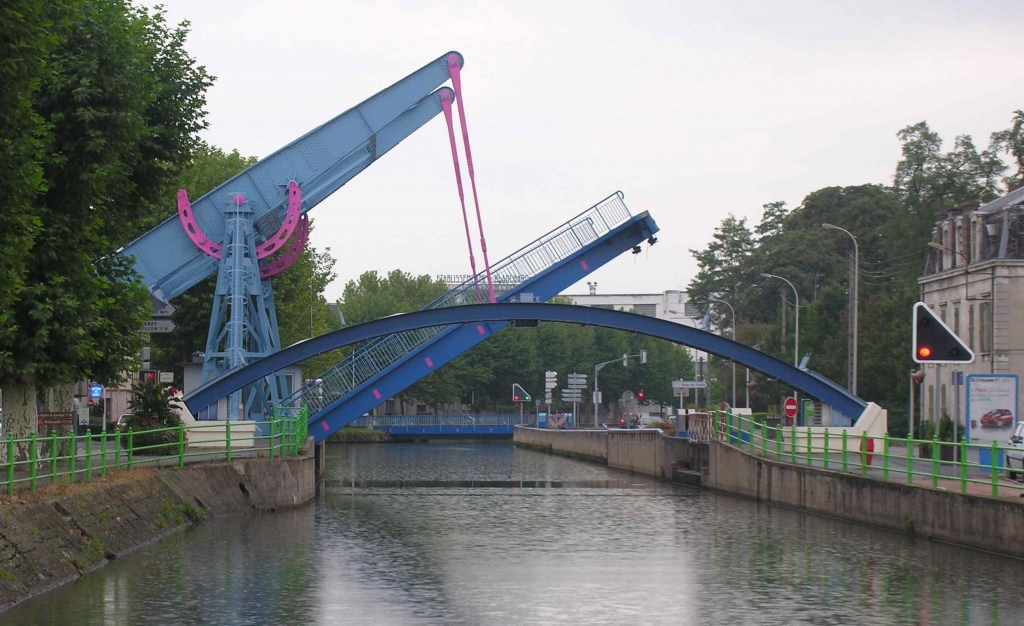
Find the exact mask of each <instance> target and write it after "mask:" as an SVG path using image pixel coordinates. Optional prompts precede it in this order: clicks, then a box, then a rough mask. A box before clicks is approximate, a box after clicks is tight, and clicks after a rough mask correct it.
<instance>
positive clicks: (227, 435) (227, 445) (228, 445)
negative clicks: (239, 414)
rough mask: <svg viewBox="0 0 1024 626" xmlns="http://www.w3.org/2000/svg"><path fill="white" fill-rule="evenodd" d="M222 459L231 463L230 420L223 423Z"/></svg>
mask: <svg viewBox="0 0 1024 626" xmlns="http://www.w3.org/2000/svg"><path fill="white" fill-rule="evenodd" d="M224 458H225V459H227V461H228V463H230V462H231V419H230V418H229V419H227V420H225V421H224Z"/></svg>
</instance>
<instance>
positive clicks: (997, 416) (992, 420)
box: [981, 409, 1013, 428]
mask: <svg viewBox="0 0 1024 626" xmlns="http://www.w3.org/2000/svg"><path fill="white" fill-rule="evenodd" d="M1011 424H1013V412H1012V411H1010V409H994V410H992V411H989V412H988V413H986V414H984V415H982V416H981V427H982V428H1002V427H1003V426H1010V425H1011Z"/></svg>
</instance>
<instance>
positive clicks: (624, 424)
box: [619, 412, 640, 428]
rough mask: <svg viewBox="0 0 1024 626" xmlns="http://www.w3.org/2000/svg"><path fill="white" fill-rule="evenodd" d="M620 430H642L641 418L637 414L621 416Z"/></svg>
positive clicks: (630, 413)
mask: <svg viewBox="0 0 1024 626" xmlns="http://www.w3.org/2000/svg"><path fill="white" fill-rule="evenodd" d="M619 428H640V416H639V415H637V414H636V413H633V412H629V413H623V414H622V415H620V416H619Z"/></svg>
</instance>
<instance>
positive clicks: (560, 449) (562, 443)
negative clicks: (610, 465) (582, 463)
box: [512, 426, 608, 462]
mask: <svg viewBox="0 0 1024 626" xmlns="http://www.w3.org/2000/svg"><path fill="white" fill-rule="evenodd" d="M512 441H513V443H515V444H516V445H517V446H522V447H524V448H532V449H534V450H540V451H541V452H550V453H552V454H558V455H561V456H569V457H573V458H577V459H586V460H590V461H601V462H606V461H607V460H608V431H607V430H556V429H553V428H530V427H527V426H517V427H516V429H515V433H514V434H513V435H512Z"/></svg>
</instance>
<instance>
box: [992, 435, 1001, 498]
mask: <svg viewBox="0 0 1024 626" xmlns="http://www.w3.org/2000/svg"><path fill="white" fill-rule="evenodd" d="M998 454H999V450H998V449H997V448H996V442H995V441H993V442H992V497H993V498H998V497H999V463H998V461H997V459H996V456H997V455H998Z"/></svg>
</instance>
